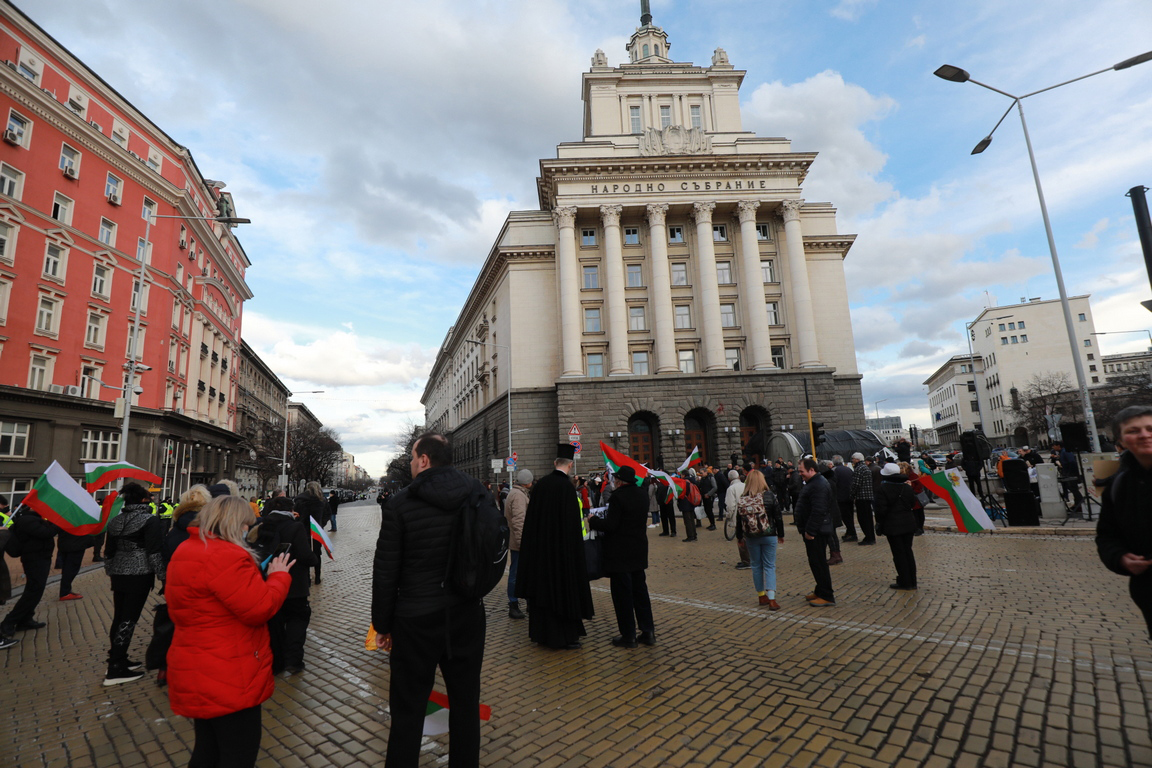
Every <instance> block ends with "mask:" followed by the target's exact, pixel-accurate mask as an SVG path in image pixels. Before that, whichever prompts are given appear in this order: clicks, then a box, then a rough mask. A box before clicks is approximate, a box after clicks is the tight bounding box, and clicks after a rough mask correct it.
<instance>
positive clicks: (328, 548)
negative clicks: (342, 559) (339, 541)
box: [308, 517, 336, 560]
mask: <svg viewBox="0 0 1152 768" xmlns="http://www.w3.org/2000/svg"><path fill="white" fill-rule="evenodd" d="M308 526H309V529H310V530H309V533H311V534H312V539H313V540H314V541H318V542H320V546H322V547H324V551H325V552H327V553H328V559H329V560H335V559H336V558H334V557H332V540H331V539H329V538H328V534H326V533H324V529H323V528H322V527H321V526H320V522H319V521H318V520H317V519H316V518H314V517H309V518H308Z"/></svg>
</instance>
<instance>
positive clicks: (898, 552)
mask: <svg viewBox="0 0 1152 768" xmlns="http://www.w3.org/2000/svg"><path fill="white" fill-rule="evenodd" d="M914 535H915V534H912V533H901V534H897V535H895V536H893V535H891V534H889V535H888V546H889V547H890V548H891V549H892V562H893V563H894V564H895V565H896V583H897V584H899V585H900V586H902V587H909V588H911V587H915V586H916V557H915V556H914V555H913V554H912V539H913V537H914Z"/></svg>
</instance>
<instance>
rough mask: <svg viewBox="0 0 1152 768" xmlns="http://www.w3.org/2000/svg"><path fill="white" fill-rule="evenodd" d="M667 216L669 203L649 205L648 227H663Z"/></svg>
mask: <svg viewBox="0 0 1152 768" xmlns="http://www.w3.org/2000/svg"><path fill="white" fill-rule="evenodd" d="M667 215H668V203H648V226H650V227H660V226H663V225H664V220H665V217H666V216H667Z"/></svg>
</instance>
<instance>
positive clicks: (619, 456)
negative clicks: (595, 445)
mask: <svg viewBox="0 0 1152 768" xmlns="http://www.w3.org/2000/svg"><path fill="white" fill-rule="evenodd" d="M600 453H602V454H603V455H604V463H605V464H607V465H608V469H609V470H610V471H611V472H612V474H616V473H617V472H619V471H620V468H621V467H632V470H633V471H634V472H635V473H636V485H640V483H641V482H643V480H644V478H646V477H648V473H649V471H650V470H649V469H648V467H646V466H644V465H643V464H641V463H640V462H638V461H636V460H635V459H632V458H629V457H628V456H626V455H624V454H623V453H620V451H614V450H612V449H611V448H609V447H608V446H606V445H604V443H603V442H601V443H600Z"/></svg>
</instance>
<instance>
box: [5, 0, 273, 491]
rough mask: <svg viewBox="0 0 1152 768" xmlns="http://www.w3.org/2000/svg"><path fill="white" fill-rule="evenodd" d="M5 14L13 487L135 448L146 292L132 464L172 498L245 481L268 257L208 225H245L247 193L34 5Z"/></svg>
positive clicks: (8, 476) (8, 455)
mask: <svg viewBox="0 0 1152 768" xmlns="http://www.w3.org/2000/svg"><path fill="white" fill-rule="evenodd" d="M0 22H2V23H0V114H2V115H3V120H4V131H3V135H2V141H0V494H8V495H9V496H19V495H20V492H21V490H22V488H23V487H24V486H25V481H30V480H31V479H33V478H34V477H35V476H36V475H38V474H39V473H40V472H41V471H42V470H43V469H44V468H45V467H46V466H47V465H48V464H49V463H50V462H51V461H52V460H53V459H57V460H59V461H61V463H62V464H64V465H65V466H66V467H67V468H68V470H69V471H70V472H73V473H74V474H77V475H78V474H80V472H81V471H82V467H81V464H82V463H83V461H86V460H94V459H105V458H110V457H118V456H119V455H120V454H119V447H120V446H119V424H120V419H119V418H118V416H117V415H116V413H115V411H114V404H115V401H116V399H117V398H118V397H120V396H121V394H122V387H123V385H124V375H125V373H124V367H125V362H126V361H127V359H128V358H127V356H128V354H129V351H128V349H129V336H130V334H131V329H132V321H133V315H134V311H135V306H136V302H137V301H138V300H139V301H142V317H141V326H140V338H139V342H140V343H139V345H138V347H137V357H138V359H139V361H140V362H141V363H142V364H143V367H144V369H143V372H142V373H140V374H138V378H137V382H136V383H137V384H138V386H139V387H140V388H141V389H142V393H141V394H139V395H137V396H136V397H135V398H134V399H133V414H132V421H131V426H132V434H131V436H130V437H129V446H128V455H127V457H126V458H127V459H128V460H129V461H132V462H133V463H139V464H144V465H147V466H149V467H150V468H152V469H153V470H154V471H156V472H158V473H161V472H162V473H164V475H165V477H166V485H168V486H169V487H168V489H167V490H169V492H179V491H180V490H183V488H185V487H187V485H188V484H189V483H190V482H193V481H194V480H205V479H212V478H214V477H217V476H222V475H227V474H228V471H229V468H230V459H231V454H232V453H233V452H234V451H235V450H236V445H237V438H236V436H235V435H234V434H233V433H232V429H233V428H234V424H235V418H236V394H237V386H236V365H235V361H236V355H237V353H238V350H239V348H240V329H241V320H242V307H243V302H244V301H245V300H247V299H249V298H251V297H252V294H251V292H250V290H249V289H248V286H247V285H246V283H245V281H244V273H245V270H246V269H247V268H248V266H250V262H249V261H248V257H247V256H246V255H245V253H244V250H243V248H242V247H241V246H240V243H239V241H238V240H237V239H236V237H235V236H234V234H233V232H232V230H231V229H230V228H229V227H228V226H226V225H224V224H219V223H215V222H212V221H203V220H197V217H202V218H212V217H216V216H218V215H220V216H234V215H235V214H234V211H235V209H234V207H233V204H232V200H231V196H230V195H229V194H228V193H227V192H224V191H223V187H224V184H223V183H222V182H218V181H212V180H210V179H205V178H204V177H203V175H202V174H201V173H200V170H199V168H197V166H196V163H195V161H194V160H193V158H192V154H191V152H190V151H189V150H188V148H186V147H184V146H181V145H180V144H178V143H177V142H176V141H175V140H173V139H172V138H171V137H170V136H168V135H167V134H166V133H164V131H163V130H161V129H160V127H158V126H157V125H155V124H153V123H152V122H151V121H150V120H149V119H148V118H147V117H146V116H145V115H144V114H142V113H141V112H140V111H139V110H137V109H136V108H135V107H134V106H133V105H132V104H130V103H129V102H128V101H127V100H126V99H125V98H124V97H123V96H121V95H120V94H119V93H117V92H116V91H115V90H114V89H113V88H112V87H111V86H110V85H109V84H108V83H106V82H105V81H103V80H102V79H101V78H100V77H99V76H98V75H97V74H96V73H94V72H92V71H91V70H89V69H88V68H87V67H86V66H85V65H84V63H83V62H81V61H80V60H78V59H77V58H76V57H75V56H73V55H72V54H71V53H70V52H69V51H68V50H66V49H65V48H64V47H63V46H61V45H60V44H59V43H58V42H56V41H55V40H54V39H52V38H51V37H50V36H49V35H48V34H47V33H45V32H44V30H42V29H40V28H39V27H38V26H36V24H35V23H34V22H32V21H31V20H30V19H29V18H28V17H26V16H24V15H23V14H22V13H21V12H20V11H19V10H17V9H15V8H13V7H12V6H11V5H8V4H7V3H3V4H0ZM149 217H154V218H152V224H151V227H150V228H149V227H148V220H149ZM164 217H180V218H164ZM146 237H147V244H146V242H145V238H146ZM141 261H143V262H144V264H143V275H144V277H143V284H142V285H141V280H140V274H141Z"/></svg>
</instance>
